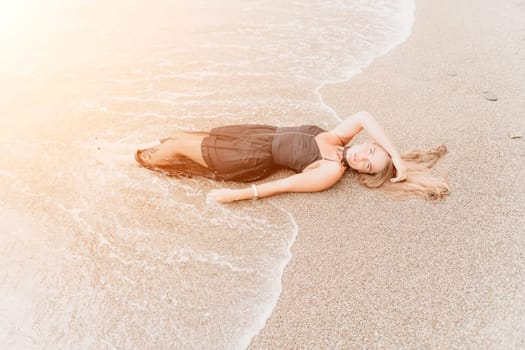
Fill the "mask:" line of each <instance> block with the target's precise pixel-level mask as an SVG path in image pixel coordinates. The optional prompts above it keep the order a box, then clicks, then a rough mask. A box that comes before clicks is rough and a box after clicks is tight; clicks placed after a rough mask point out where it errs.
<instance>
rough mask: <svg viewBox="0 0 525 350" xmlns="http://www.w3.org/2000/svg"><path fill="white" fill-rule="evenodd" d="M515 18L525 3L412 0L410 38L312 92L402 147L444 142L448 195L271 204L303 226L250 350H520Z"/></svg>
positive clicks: (519, 102) (522, 102)
mask: <svg viewBox="0 0 525 350" xmlns="http://www.w3.org/2000/svg"><path fill="white" fill-rule="evenodd" d="M523 18H525V1H518V0H515V1H505V2H504V3H497V4H496V3H494V2H490V1H488V0H483V1H477V2H475V3H474V2H468V1H460V2H455V1H452V0H443V1H417V2H416V21H415V24H414V28H413V33H412V35H411V36H410V38H409V39H408V40H407V41H406V42H405V43H403V44H402V45H400V46H398V47H397V48H395V49H394V50H393V51H391V52H389V53H388V54H387V55H386V56H384V57H381V58H379V59H377V60H375V61H374V62H373V63H372V64H371V65H370V66H369V67H367V68H366V69H365V70H364V71H363V72H362V73H361V74H359V75H358V76H356V77H354V78H353V79H351V81H349V82H347V83H342V84H336V85H330V86H327V87H325V88H324V89H322V90H321V93H322V96H323V98H324V100H325V102H326V103H327V104H329V105H330V106H332V107H333V108H334V109H335V110H336V111H337V113H338V114H339V115H340V116H345V115H349V114H351V113H353V112H357V111H359V110H368V111H370V112H371V113H373V114H374V115H375V116H376V117H377V119H378V120H380V122H381V123H382V124H383V125H384V126H385V129H387V130H388V131H389V133H390V135H391V137H392V139H393V140H394V142H395V143H396V144H397V145H398V148H399V149H400V150H401V151H408V150H410V149H411V148H427V147H433V146H436V145H438V144H440V143H445V144H446V145H447V146H448V149H449V154H448V155H447V156H446V157H445V158H444V160H443V161H442V162H441V163H440V164H439V165H438V168H439V169H441V170H444V171H445V170H446V171H447V172H448V173H449V182H450V185H451V189H452V193H451V195H450V196H448V198H446V199H445V200H444V201H442V202H440V203H437V204H430V203H426V202H423V201H420V200H409V201H402V202H399V201H393V200H389V199H385V198H384V197H383V196H382V195H380V194H378V193H374V192H370V191H367V190H364V189H362V188H360V187H359V186H358V185H357V184H356V182H355V180H354V179H352V178H351V176H347V177H345V179H344V180H343V181H342V182H340V183H339V184H338V185H336V186H335V187H334V188H333V189H331V190H329V191H327V192H324V193H321V194H291V195H286V196H281V197H278V198H275V199H271V200H273V201H275V202H276V203H277V204H279V205H280V206H283V207H285V208H288V209H290V210H291V211H292V213H293V215H294V216H295V218H296V220H297V224H298V225H299V227H300V231H299V234H298V237H297V240H296V242H295V244H294V246H293V247H292V254H293V257H292V260H291V261H290V263H289V265H288V266H287V268H286V270H285V273H284V277H283V291H282V294H281V296H280V299H279V302H278V305H277V307H276V308H275V310H274V312H273V314H272V316H271V317H270V318H269V319H268V321H267V324H266V327H265V328H264V329H263V330H262V331H261V332H260V333H259V335H258V336H256V337H255V338H254V339H253V341H252V344H251V346H250V347H249V348H250V349H362V348H371V349H376V348H385V349H422V348H425V349H426V348H443V349H449V348H457V349H471V348H474V349H520V348H521V349H522V348H525V229H524V228H525V210H524V208H525V180H524V178H525V166H524V164H525V112H524V111H525V87H524V82H525V64H524V62H525V22H524V21H523ZM495 99H497V100H495ZM494 100H495V101H494ZM334 125H335V124H334Z"/></svg>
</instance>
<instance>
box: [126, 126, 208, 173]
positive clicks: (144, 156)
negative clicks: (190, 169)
mask: <svg viewBox="0 0 525 350" xmlns="http://www.w3.org/2000/svg"><path fill="white" fill-rule="evenodd" d="M206 136H208V134H207V133H188V132H178V133H176V134H175V135H174V136H172V137H170V138H167V139H163V140H161V143H160V144H159V145H157V146H154V147H151V148H147V149H145V150H139V151H137V154H136V158H137V161H138V162H139V163H141V164H142V165H144V166H146V167H148V166H153V167H154V166H162V165H168V164H169V160H170V159H173V158H176V157H178V156H185V157H187V158H189V159H191V160H193V161H194V162H196V163H199V164H200V165H202V166H203V167H206V168H207V167H208V164H206V162H205V161H204V158H203V157H202V151H201V144H202V140H203V139H204V138H205V137H206Z"/></svg>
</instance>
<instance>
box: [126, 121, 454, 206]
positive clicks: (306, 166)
mask: <svg viewBox="0 0 525 350" xmlns="http://www.w3.org/2000/svg"><path fill="white" fill-rule="evenodd" d="M361 130H365V131H366V132H367V133H368V134H369V135H370V136H371V137H372V138H373V139H374V140H373V141H368V142H365V143H362V144H355V145H348V143H349V142H350V141H351V140H352V139H353V137H354V136H355V135H357V134H358V133H359V132H361ZM445 153H446V147H445V146H444V145H440V146H438V147H436V148H435V149H432V150H430V151H413V152H410V153H408V154H404V155H400V154H399V153H398V152H397V150H396V148H395V147H394V145H393V144H392V142H390V140H389V138H388V137H387V135H386V134H385V132H384V131H383V129H382V128H381V126H380V125H379V124H378V123H377V121H376V120H375V118H374V117H373V116H372V115H370V114H369V113H367V112H359V113H356V114H354V115H352V116H350V117H348V118H347V119H346V120H344V121H343V122H341V123H340V124H339V125H338V126H337V127H336V128H334V129H333V130H330V131H325V130H323V129H321V128H319V127H317V126H313V125H303V126H299V127H275V126H270V125H231V126H223V127H218V128H214V129H212V130H211V131H209V132H179V133H177V134H176V135H174V136H172V137H170V138H167V139H163V140H161V143H160V144H159V145H157V146H155V147H151V148H148V149H144V150H138V151H137V153H136V155H135V158H136V160H137V161H138V162H139V164H140V165H141V166H143V167H145V168H147V169H150V170H155V171H160V172H163V173H166V174H168V175H170V176H186V177H192V176H194V175H196V176H203V177H207V178H211V179H216V180H226V181H237V182H251V181H256V180H261V179H263V178H265V177H267V176H269V175H270V174H272V173H273V172H274V171H275V170H277V169H279V168H289V169H291V170H293V171H294V172H295V173H296V174H295V175H292V176H288V177H286V178H283V179H278V180H275V181H269V182H265V183H262V184H258V185H255V184H253V185H251V187H247V188H243V189H227V188H225V189H217V190H212V191H211V192H210V194H209V196H210V197H211V198H212V199H214V200H216V201H218V202H221V203H228V202H233V201H239V200H244V199H254V198H255V199H257V198H263V197H269V196H273V195H276V194H279V193H286V192H318V191H323V190H326V189H328V188H330V187H331V186H333V185H334V184H335V183H336V182H337V181H339V179H341V177H342V176H343V174H344V173H345V171H346V169H350V170H351V171H355V172H357V179H358V181H359V183H360V184H361V185H363V186H365V187H368V188H377V189H380V190H381V191H382V192H383V193H385V194H387V195H389V196H390V197H407V196H411V195H412V196H413V195H416V196H420V197H423V198H425V199H427V200H436V199H440V198H442V197H443V196H444V195H445V194H447V193H448V185H447V183H446V180H445V179H443V178H442V177H441V176H437V175H435V174H433V173H432V172H431V169H430V168H431V167H432V166H433V165H434V164H435V163H436V162H437V161H438V160H439V158H440V157H441V156H442V155H443V154H445ZM387 180H390V181H387Z"/></svg>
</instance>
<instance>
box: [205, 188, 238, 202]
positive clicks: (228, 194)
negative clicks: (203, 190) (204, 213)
mask: <svg viewBox="0 0 525 350" xmlns="http://www.w3.org/2000/svg"><path fill="white" fill-rule="evenodd" d="M237 192H238V191H237V190H233V189H230V188H219V189H215V190H211V191H210V192H209V193H208V196H207V197H208V198H210V199H211V200H214V201H216V202H219V203H231V202H234V201H236V200H239V198H238V196H237Z"/></svg>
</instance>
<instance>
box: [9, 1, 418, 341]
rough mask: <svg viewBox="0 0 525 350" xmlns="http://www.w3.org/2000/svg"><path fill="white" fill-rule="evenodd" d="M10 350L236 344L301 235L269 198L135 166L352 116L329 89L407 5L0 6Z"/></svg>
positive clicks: (388, 33) (391, 34)
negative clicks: (197, 142) (192, 144)
mask: <svg viewBox="0 0 525 350" xmlns="http://www.w3.org/2000/svg"><path fill="white" fill-rule="evenodd" d="M0 13H2V14H1V15H0V20H2V21H0V23H2V24H0V33H1V34H0V43H1V46H0V53H1V55H0V76H1V78H2V79H0V92H1V96H2V97H1V100H0V101H1V104H0V113H1V114H0V115H1V117H0V130H1V131H0V136H1V141H0V153H1V154H2V156H1V158H0V193H1V198H2V201H1V203H0V222H1V224H0V235H1V240H0V281H1V282H2V283H0V295H1V298H0V314H1V315H2V317H1V318H0V343H2V344H6V346H7V347H8V348H24V349H32V348H35V349H41V348H45V349H59V348H62V349H188V348H194V349H211V348H218V349H222V348H225V349H239V348H245V347H246V346H247V345H248V344H249V342H250V339H251V338H252V337H253V335H255V334H256V333H257V332H258V331H259V330H260V329H261V328H262V327H263V326H264V322H265V321H266V319H267V318H268V317H269V315H270V314H271V311H272V309H273V307H274V306H275V304H276V302H277V299H278V296H279V293H280V288H281V284H280V280H281V276H282V271H283V269H284V267H285V265H286V263H287V262H288V261H289V259H290V247H291V245H292V244H293V241H294V239H295V236H296V234H297V230H298V228H297V227H296V225H295V222H294V220H293V217H291V215H290V214H289V213H288V212H287V211H286V208H279V207H277V206H276V205H275V202H274V201H271V200H265V201H258V202H245V203H240V204H234V205H228V206H222V205H218V204H214V203H210V202H208V201H207V200H206V193H207V192H208V191H209V190H210V189H212V188H217V187H221V186H236V185H235V184H221V183H217V182H213V181H210V180H203V179H200V180H197V179H172V178H167V177H165V176H161V175H158V174H152V173H150V172H148V171H146V170H144V169H140V168H138V167H137V166H136V164H135V163H134V160H133V152H134V151H135V149H136V148H138V147H139V146H141V145H144V144H147V143H151V142H152V141H155V140H158V139H160V138H163V137H167V136H169V135H170V134H171V133H173V132H175V131H176V130H208V129H210V128H212V127H214V126H218V125H222V124H226V123H249V122H263V123H272V124H279V125H295V124H299V123H315V124H317V125H320V126H321V127H325V128H328V127H332V126H334V125H335V124H336V122H337V121H338V120H339V119H340V116H337V115H336V114H335V113H334V112H333V110H331V109H330V108H329V107H328V106H326V105H325V104H323V102H322V100H321V97H320V95H319V93H318V90H319V88H320V87H321V86H322V85H323V84H326V83H328V82H330V81H338V80H345V79H348V78H350V77H351V76H352V75H353V74H355V73H357V72H358V71H359V70H360V69H361V68H362V67H364V66H366V65H367V64H368V63H369V62H370V61H371V60H372V59H373V58H374V57H377V56H379V55H381V54H383V53H385V52H387V51H388V50H389V49H391V48H392V47H393V46H395V45H397V44H398V43H399V42H401V41H403V40H404V39H405V38H406V36H407V35H408V34H409V32H410V28H411V25H412V21H413V2H412V1H408V0H406V1H405V0H388V1H387V0H385V1H357V0H353V1H343V0H339V1H335V0H332V1H323V2H322V3H318V2H314V1H307V0H304V1H291V2H285V3H282V2H279V1H263V0H257V1H242V2H241V1H232V0H228V1H221V2H220V3H218V2H214V1H210V0H206V1H193V2H191V4H187V3H185V2H182V1H155V2H146V1H144V0H136V1H133V2H129V1H126V2H123V1H121V2H112V4H111V5H108V4H105V3H104V2H102V1H81V0H75V1H71V2H62V1H50V2H46V5H45V6H44V5H42V4H40V3H38V2H37V1H36V0H35V1H21V2H19V3H17V4H15V5H10V4H9V3H7V2H6V3H2V5H0Z"/></svg>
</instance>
